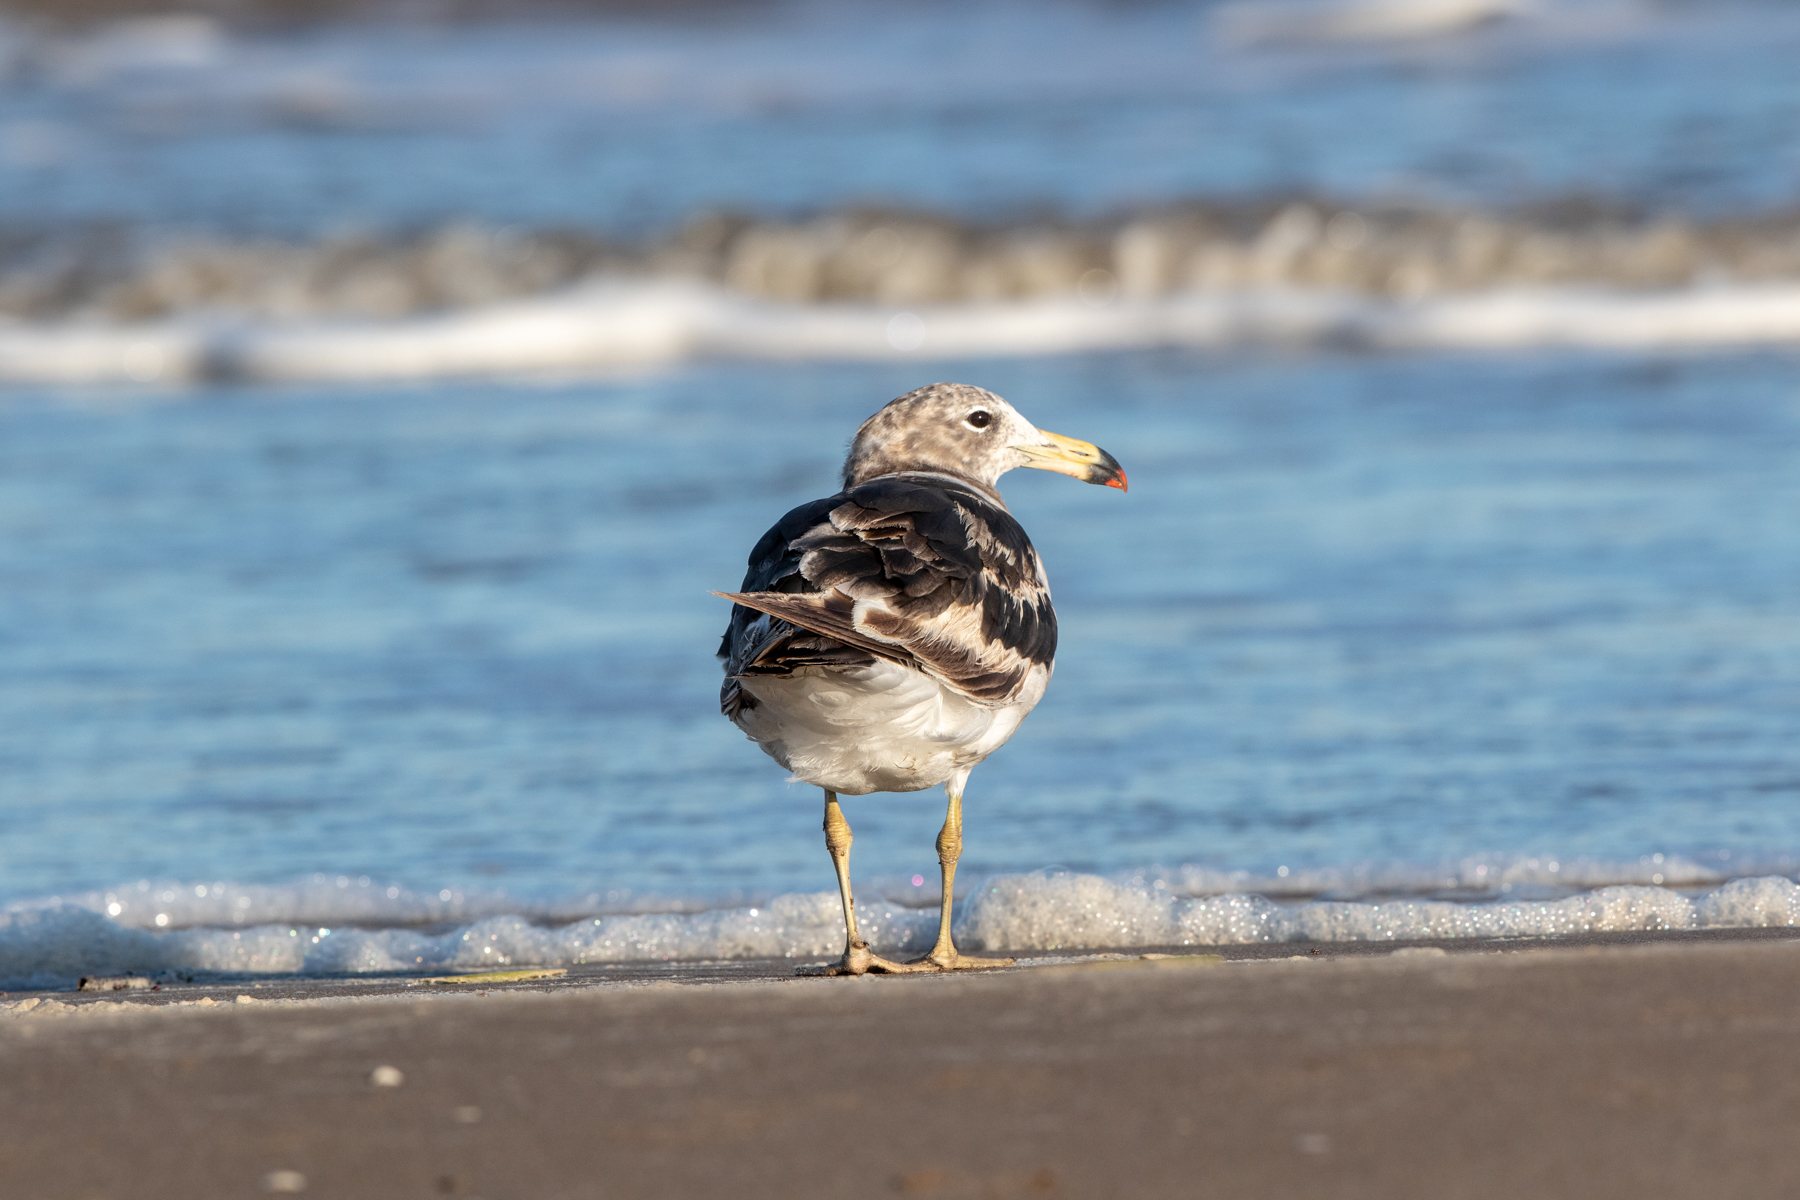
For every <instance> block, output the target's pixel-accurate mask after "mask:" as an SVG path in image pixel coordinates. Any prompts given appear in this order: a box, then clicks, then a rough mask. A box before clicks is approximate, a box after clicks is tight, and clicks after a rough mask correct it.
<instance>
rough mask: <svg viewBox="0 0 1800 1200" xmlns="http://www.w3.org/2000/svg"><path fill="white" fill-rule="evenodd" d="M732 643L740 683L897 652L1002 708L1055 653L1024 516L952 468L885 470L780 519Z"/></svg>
mask: <svg viewBox="0 0 1800 1200" xmlns="http://www.w3.org/2000/svg"><path fill="white" fill-rule="evenodd" d="M729 598H730V599H731V600H733V601H735V602H736V603H735V606H734V607H733V609H732V614H731V622H730V624H729V626H728V627H727V629H726V632H725V639H724V642H723V644H722V645H721V647H720V656H721V657H722V658H724V659H725V660H726V675H727V678H726V682H725V687H724V689H723V691H722V692H721V696H720V699H721V705H722V706H723V707H724V708H725V709H726V710H727V711H728V712H730V711H733V709H734V708H735V706H737V705H739V704H742V703H744V702H745V699H746V698H745V697H744V696H742V694H741V693H740V691H739V689H738V687H737V683H736V678H735V677H738V676H746V675H755V674H784V673H789V672H791V671H793V670H796V669H799V668H800V667H802V666H808V665H822V663H823V661H825V660H829V661H830V662H831V663H833V664H835V665H853V664H854V663H856V662H858V661H867V660H868V659H869V658H870V657H879V658H885V659H889V660H891V661H894V662H898V663H901V664H903V665H906V666H909V667H913V668H915V669H917V670H920V671H923V672H925V673H926V674H929V675H931V676H933V677H934V678H937V679H938V680H940V681H942V682H943V683H944V684H946V685H947V686H949V687H951V688H953V689H955V690H956V691H958V692H961V693H962V694H964V695H966V696H968V697H970V698H971V699H975V700H978V701H981V702H983V703H989V704H1000V703H1006V702H1008V701H1010V700H1012V699H1013V698H1015V697H1016V696H1017V695H1018V694H1019V692H1020V689H1021V688H1022V687H1023V686H1024V684H1025V681H1026V678H1027V676H1028V675H1029V673H1030V672H1031V670H1032V668H1033V667H1034V666H1038V665H1045V666H1047V665H1049V663H1050V662H1051V660H1052V658H1053V657H1054V655H1055V653H1056V616H1055V613H1054V611H1053V610H1052V608H1051V606H1050V595H1049V589H1048V588H1047V587H1046V586H1045V584H1044V578H1043V572H1042V570H1041V569H1040V567H1039V564H1038V558H1037V553H1036V551H1035V550H1033V549H1032V546H1031V542H1030V539H1028V538H1027V537H1026V536H1025V531H1024V530H1023V529H1021V528H1020V527H1019V524H1018V522H1017V521H1015V520H1013V518H1012V514H1010V513H1008V512H1007V511H1006V509H1005V508H1003V507H1002V506H1000V505H999V504H997V503H996V502H995V501H994V500H993V498H991V497H990V496H988V495H986V494H984V493H983V492H982V491H980V490H978V489H976V488H974V487H971V486H969V485H967V484H964V483H963V482H961V481H959V480H956V479H953V478H951V477H948V476H943V475H935V474H928V473H908V474H897V475H888V476H882V477H880V478H876V479H873V480H870V481H869V482H867V483H864V484H861V485H860V486H857V487H853V488H850V489H848V490H846V491H844V492H840V493H839V494H838V495H836V496H832V497H830V498H829V499H825V500H816V501H813V502H812V503H811V504H806V505H802V506H801V507H799V508H797V509H795V510H794V511H793V512H790V513H789V514H787V516H785V517H783V518H782V519H781V521H779V522H777V523H776V525H775V527H774V528H773V529H771V530H770V531H769V532H768V533H767V534H765V535H764V536H763V538H762V540H761V541H759V542H758V543H757V546H756V549H755V550H754V551H752V553H751V556H750V565H749V570H748V572H747V573H746V575H745V577H744V584H743V591H742V592H740V593H738V594H735V595H732V596H730V597H729Z"/></svg>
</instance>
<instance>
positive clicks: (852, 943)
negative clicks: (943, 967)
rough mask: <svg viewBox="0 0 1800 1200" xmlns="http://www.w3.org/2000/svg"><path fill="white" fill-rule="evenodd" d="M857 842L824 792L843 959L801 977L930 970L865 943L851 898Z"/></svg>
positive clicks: (835, 801)
mask: <svg viewBox="0 0 1800 1200" xmlns="http://www.w3.org/2000/svg"><path fill="white" fill-rule="evenodd" d="M854 840H855V838H854V836H853V835H852V834H851V832H850V822H848V821H846V820H845V819H844V810H843V808H842V807H841V806H840V805H839V804H838V798H837V793H836V792H833V791H830V790H829V789H828V790H827V791H826V792H825V849H827V850H828V851H830V852H831V865H832V867H833V869H835V870H836V871H837V880H838V895H839V896H841V897H842V898H843V901H844V957H843V958H841V959H839V960H838V961H837V962H836V963H835V964H833V965H831V966H828V967H825V968H823V969H822V970H815V969H811V968H808V969H806V970H804V971H802V972H801V973H802V974H807V975H813V974H818V975H866V974H868V973H869V972H870V971H882V972H892V973H897V974H898V973H909V972H913V971H921V970H930V969H931V968H929V967H920V966H915V965H914V964H912V963H897V962H890V961H888V960H887V959H885V958H882V957H880V956H879V955H877V954H875V953H874V952H872V951H871V950H870V949H869V943H867V942H865V941H863V939H862V933H861V931H859V930H858V929H857V928H856V898H855V897H854V896H852V895H851V894H850V843H851V842H852V841H854Z"/></svg>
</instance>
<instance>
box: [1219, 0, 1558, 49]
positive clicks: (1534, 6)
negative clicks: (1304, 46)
mask: <svg viewBox="0 0 1800 1200" xmlns="http://www.w3.org/2000/svg"><path fill="white" fill-rule="evenodd" d="M1545 8H1546V5H1545V3H1544V0H1251V2H1245V0H1237V2H1235V3H1231V4H1227V5H1224V6H1223V7H1221V8H1220V9H1219V10H1218V12H1217V14H1216V16H1215V18H1214V19H1215V20H1217V21H1218V23H1219V25H1220V27H1221V28H1222V29H1223V30H1224V32H1225V34H1226V36H1227V37H1229V38H1232V39H1235V40H1239V41H1247V42H1260V41H1283V42H1286V41H1296V42H1363V41H1396V40H1412V39H1418V38H1438V37H1445V36H1451V35H1455V34H1462V33H1467V32H1468V31H1470V30H1473V29H1479V28H1482V27H1483V26H1486V25H1491V24H1493V23H1495V22H1498V21H1511V20H1521V19H1528V18H1532V17H1536V16H1539V15H1540V14H1542V13H1543V11H1544V10H1545Z"/></svg>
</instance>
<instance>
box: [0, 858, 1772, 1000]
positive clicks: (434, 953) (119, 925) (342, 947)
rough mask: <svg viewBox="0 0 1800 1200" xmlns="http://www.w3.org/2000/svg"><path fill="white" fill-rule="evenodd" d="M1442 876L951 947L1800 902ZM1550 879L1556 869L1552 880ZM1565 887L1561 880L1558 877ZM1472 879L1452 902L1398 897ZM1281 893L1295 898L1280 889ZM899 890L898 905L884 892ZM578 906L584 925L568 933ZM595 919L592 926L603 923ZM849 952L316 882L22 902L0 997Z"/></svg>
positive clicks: (657, 905) (4, 932)
mask: <svg viewBox="0 0 1800 1200" xmlns="http://www.w3.org/2000/svg"><path fill="white" fill-rule="evenodd" d="M1485 866H1492V867H1493V868H1494V869H1493V870H1492V871H1489V870H1486V869H1480V870H1475V871H1473V872H1472V873H1470V874H1467V875H1466V876H1465V877H1464V878H1463V879H1461V880H1459V879H1457V878H1456V875H1457V874H1458V873H1457V872H1456V871H1454V870H1452V871H1451V872H1450V876H1449V877H1448V878H1447V877H1446V874H1445V872H1444V871H1443V870H1442V869H1438V868H1433V869H1431V870H1429V871H1423V872H1411V873H1410V874H1409V873H1408V872H1404V871H1396V870H1383V871H1379V872H1375V873H1373V876H1371V874H1370V873H1369V872H1365V871H1358V872H1354V873H1352V875H1353V876H1355V877H1361V878H1363V879H1365V881H1366V880H1368V879H1370V878H1377V879H1379V880H1380V881H1381V884H1382V890H1381V891H1379V892H1378V893H1374V894H1368V895H1363V896H1354V895H1352V896H1343V897H1338V896H1320V895H1318V894H1316V891H1309V889H1317V888H1319V887H1321V886H1326V885H1330V884H1332V883H1338V884H1342V883H1345V882H1348V881H1349V879H1350V878H1351V877H1350V876H1346V875H1344V874H1343V873H1341V872H1326V873H1323V874H1321V875H1319V876H1318V877H1316V878H1309V877H1306V876H1304V875H1301V874H1289V875H1287V876H1285V877H1283V876H1269V877H1267V878H1265V879H1262V880H1260V882H1262V883H1265V884H1267V885H1268V890H1267V891H1259V890H1251V889H1249V888H1242V889H1241V890H1217V889H1219V888H1220V887H1222V886H1225V887H1229V886H1231V885H1232V884H1234V883H1235V884H1239V885H1242V884H1255V883H1257V882H1259V881H1258V880H1257V879H1254V878H1252V877H1247V876H1243V875H1238V874H1233V873H1217V872H1210V871H1199V870H1195V869H1188V870H1185V871H1184V870H1176V871H1159V872H1154V873H1139V874H1135V875H1131V876H1112V877H1106V876H1098V875H1086V874H1075V873H1037V874H1029V875H1010V876H1000V877H997V878H994V879H991V880H989V881H987V882H986V883H985V884H982V885H979V886H977V887H976V888H974V889H972V891H971V894H970V895H969V896H968V897H967V898H966V900H965V901H964V902H963V906H962V908H961V911H960V914H959V922H958V938H959V941H960V943H961V944H962V945H964V946H965V947H966V948H968V949H971V950H977V949H980V950H990V951H1034V950H1035V951H1069V950H1132V949H1141V948H1146V947H1156V946H1228V945H1250V944H1266V943H1284V942H1400V941H1411V940H1418V939H1451V940H1454V939H1468V938H1509V937H1518V938H1525V937H1529V938H1558V937H1572V936H1578V935H1586V934H1600V933H1618V932H1631V931H1646V930H1652V931H1654V930H1694V929H1741V928H1756V927H1782V928H1793V927H1800V884H1796V882H1795V881H1794V879H1793V878H1791V877H1789V876H1786V875H1763V876H1754V877H1744V878H1735V879H1728V880H1724V881H1719V880H1718V878H1717V876H1716V874H1714V873H1712V872H1710V871H1708V870H1707V869H1706V868H1704V867H1701V866H1699V865H1696V864H1692V863H1683V862H1680V861H1666V860H1663V859H1662V857H1661V856H1652V857H1651V858H1647V859H1645V860H1642V861H1641V862H1640V863H1638V864H1625V865H1624V868H1625V869H1623V870H1621V871H1616V872H1614V873H1613V874H1614V876H1615V877H1617V878H1622V879H1627V880H1637V879H1663V880H1668V881H1683V880H1686V881H1699V880H1709V881H1710V882H1709V885H1708V886H1705V887H1695V886H1689V887H1675V886H1670V884H1669V883H1668V882H1664V883H1647V882H1615V883H1609V884H1604V885H1602V886H1597V887H1586V888H1578V890H1566V889H1564V890H1563V891H1562V892H1561V893H1560V894H1556V893H1553V892H1552V891H1551V889H1552V887H1553V884H1552V883H1551V882H1550V881H1552V880H1555V881H1560V882H1561V883H1563V884H1565V885H1566V884H1568V883H1571V882H1574V883H1576V884H1579V883H1580V882H1581V881H1582V880H1583V879H1592V878H1595V877H1600V876H1603V874H1604V872H1601V871H1599V870H1597V869H1596V865H1595V864H1588V865H1587V867H1586V868H1585V869H1584V868H1583V867H1582V866H1581V865H1580V864H1574V866H1575V869H1574V870H1572V871H1570V872H1568V873H1567V877H1566V876H1565V874H1564V872H1563V871H1562V870H1561V869H1560V868H1561V867H1562V866H1563V864H1561V863H1558V862H1555V861H1554V860H1519V861H1517V862H1514V863H1510V864H1507V863H1495V864H1484V867H1485ZM1553 868H1554V869H1553ZM1570 877H1572V878H1570ZM1482 881H1485V882H1486V883H1487V884H1489V885H1492V886H1491V887H1490V888H1489V890H1487V891H1485V892H1479V893H1476V894H1473V895H1470V896H1467V897H1464V896H1461V895H1459V896H1457V898H1446V897H1445V896H1444V895H1443V894H1442V892H1441V890H1440V891H1437V892H1424V891H1420V892H1414V893H1402V894H1396V893H1395V891H1393V890H1391V889H1394V888H1399V887H1406V886H1412V887H1417V888H1426V887H1434V888H1438V889H1442V888H1444V887H1448V888H1449V889H1450V890H1451V891H1453V892H1457V891H1460V890H1462V889H1463V888H1464V887H1465V886H1466V885H1472V884H1476V883H1479V882H1482ZM1283 889H1287V890H1283ZM893 891H894V892H895V893H897V891H898V889H893ZM908 899H909V902H908V903H904V904H902V903H898V902H896V901H895V900H894V899H892V898H890V896H889V895H885V894H883V890H882V889H881V888H879V887H871V888H865V889H864V893H863V896H862V898H859V902H858V906H857V908H858V914H859V917H860V920H861V923H862V927H863V930H864V932H865V934H866V935H867V936H868V937H869V939H870V940H871V941H872V942H875V943H876V944H878V945H880V946H882V947H883V948H884V949H886V950H889V951H891V952H895V953H911V952H917V951H920V950H922V949H924V948H925V947H927V946H928V945H929V944H930V941H931V938H932V936H933V934H934V932H935V928H936V910H935V907H933V906H931V905H930V904H926V905H924V906H921V905H920V903H919V901H918V899H917V898H916V896H915V897H909V898H908ZM584 907H585V908H587V909H588V911H587V912H585V913H583V914H582V915H579V916H576V915H572V913H573V912H575V911H576V910H579V909H582V908H584ZM596 907H601V908H604V909H605V910H604V911H594V910H595V908H596ZM842 937H843V928H842V924H841V915H840V910H839V907H838V899H837V896H836V894H835V893H831V892H813V893H793V894H787V895H779V896H773V897H768V898H764V899H756V900H754V901H735V902H730V903H724V904H715V905H714V906H711V907H706V906H703V905H702V904H701V903H700V902H698V901H692V900H690V901H687V902H671V901H669V900H666V899H665V900H657V899H656V898H651V897H642V896H637V897H629V896H627V897H621V896H614V897H611V898H610V899H609V898H607V897H604V896H587V897H580V898H568V899H565V900H562V901H558V902H555V903H549V904H545V903H533V904H526V903H521V902H520V901H518V900H517V899H509V898H508V897H505V896H504V895H500V894H495V895H491V896H481V895H471V894H467V893H459V892H452V891H449V890H445V891H441V892H437V893H430V892H425V893H414V892H407V891H404V890H402V889H399V888H395V887H391V886H389V887H384V886H381V885H379V884H373V883H371V882H369V881H367V880H347V879H343V878H342V877H339V878H338V879H332V878H330V877H318V878H315V879H313V880H310V881H303V882H301V883H297V884H294V885H291V886H287V887H266V886H252V885H230V884H212V885H173V884H148V883H146V884H141V885H135V886H134V887H132V888H127V889H121V890H117V891H113V892H105V893H95V894H91V895H87V896H79V897H69V898H55V899H49V900H44V901H34V902H22V903H15V904H13V905H11V906H9V907H8V908H7V909H5V910H0V986H3V987H7V988H14V989H17V988H30V987H45V988H50V987H65V986H68V985H70V984H71V983H73V982H74V980H75V979H76V978H78V977H79V976H82V975H92V974H103V975H104V974H124V973H147V974H151V975H160V976H163V977H186V976H202V977H204V976H242V975H293V976H325V975H366V974H396V973H400V974H405V973H419V972H434V971H446V970H459V969H468V968H478V967H493V966H503V965H518V964H531V965H559V964H561V965H568V964H580V963H617V962H634V961H675V960H709V959H710V960H717V959H733V958H801V959H806V958H813V959H822V958H827V957H830V956H832V955H834V954H835V953H836V952H837V951H838V950H839V949H840V948H841V942H842Z"/></svg>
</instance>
